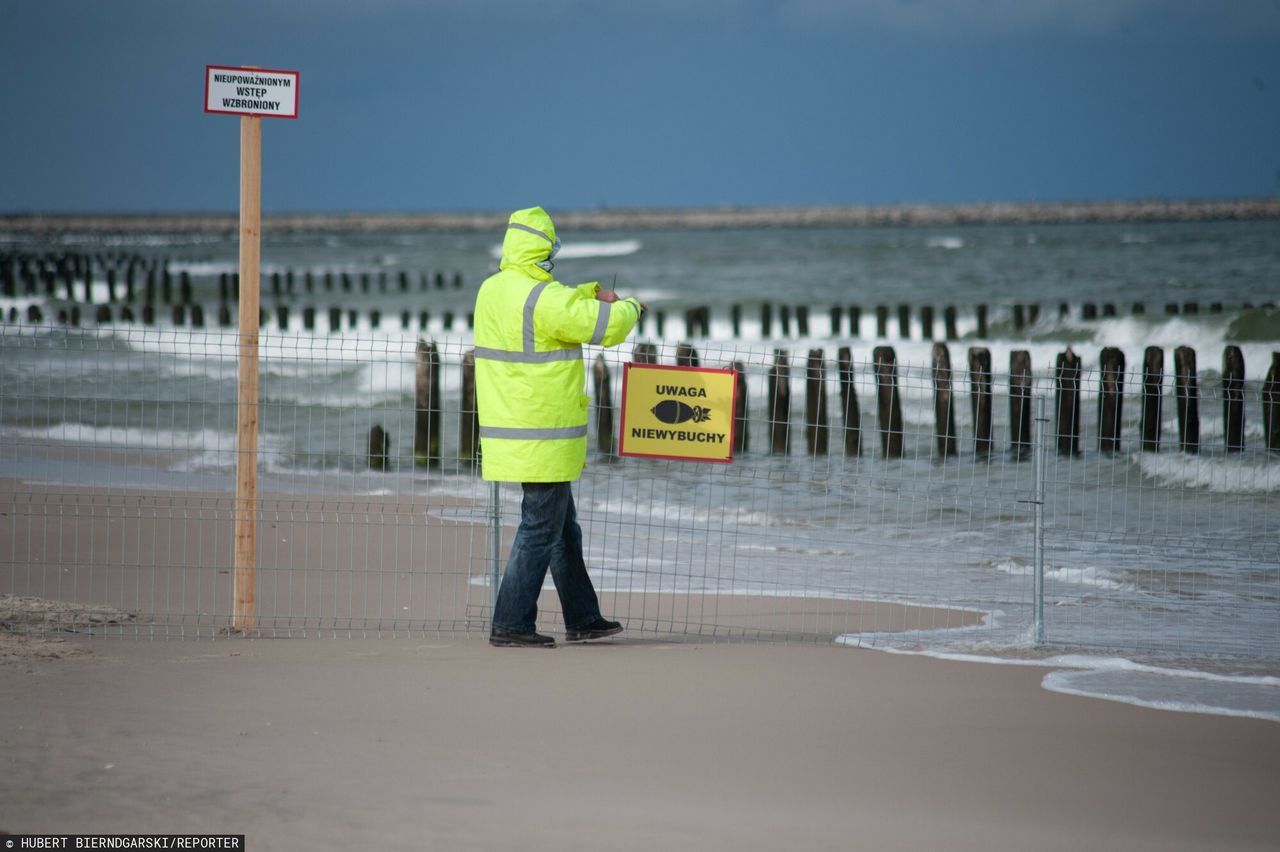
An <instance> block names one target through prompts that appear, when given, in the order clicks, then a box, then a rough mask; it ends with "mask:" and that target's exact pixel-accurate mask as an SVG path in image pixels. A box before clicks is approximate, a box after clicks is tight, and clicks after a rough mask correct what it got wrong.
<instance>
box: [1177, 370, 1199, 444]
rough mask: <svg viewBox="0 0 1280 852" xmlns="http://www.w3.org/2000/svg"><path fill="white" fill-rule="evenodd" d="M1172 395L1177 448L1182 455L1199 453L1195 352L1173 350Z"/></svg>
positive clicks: (1197, 385)
mask: <svg viewBox="0 0 1280 852" xmlns="http://www.w3.org/2000/svg"><path fill="white" fill-rule="evenodd" d="M1173 394H1174V401H1175V402H1176V403H1177V406H1178V446H1179V448H1181V450H1182V451H1183V452H1184V453H1198V452H1200V387H1199V384H1198V381H1197V379H1196V350H1194V349H1192V348H1191V347H1190V346H1179V347H1178V348H1177V349H1175V350H1173Z"/></svg>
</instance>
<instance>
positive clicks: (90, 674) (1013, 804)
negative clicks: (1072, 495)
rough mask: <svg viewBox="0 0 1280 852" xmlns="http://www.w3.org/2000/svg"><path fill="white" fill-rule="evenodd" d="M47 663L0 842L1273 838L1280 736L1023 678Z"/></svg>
mask: <svg viewBox="0 0 1280 852" xmlns="http://www.w3.org/2000/svg"><path fill="white" fill-rule="evenodd" d="M624 637H625V634H624ZM61 647H62V648H63V649H64V651H67V652H69V653H67V654H63V655H57V654H53V655H51V654H48V653H45V654H43V655H42V656H39V657H36V656H35V655H33V654H26V655H22V654H17V655H12V656H3V655H0V730H2V731H3V734H0V736H3V739H4V743H3V748H2V749H0V754H3V758H2V759H0V766H2V767H3V771H2V772H0V830H4V831H8V832H67V833H72V832H101V833H107V832H174V833H183V832H193V833H197V832H198V833H203V832H217V833H244V834H246V835H247V843H248V848H250V849H257V850H262V849H278V850H290V849H307V848H310V849H320V848H341V847H344V846H346V847H358V848H378V849H450V850H455V849H457V850H471V849H474V850H491V849H498V848H523V849H532V850H542V849H547V850H575V849H582V850H594V849H600V848H610V849H624V850H625V849H636V850H653V849H694V848H697V849H710V850H721V849H723V850H756V849H759V850H777V849H879V850H897V849H902V850H918V849H930V848H936V849H959V850H969V849H972V850H992V849H1010V850H1038V849H1062V850H1076V849H1151V850H1157V849H1158V850H1179V849H1188V850H1191V849H1195V850H1203V849H1215V850H1221V849H1274V848H1275V843H1276V838H1277V837H1280V811H1278V810H1277V809H1276V807H1275V802H1276V800H1277V794H1278V793H1280V725H1276V724H1275V723H1270V722H1262V721H1256V720H1250V719H1233V718H1223V717H1213V716H1202V715H1192V714H1182V713H1169V712H1160V711H1155V710H1148V709H1143V708H1138V707H1131V706H1127V705H1122V704H1114V703H1109V702H1104V701H1097V700H1092V699H1086V698H1077V697H1073V696H1064V695H1058V694H1054V693H1049V692H1046V691H1044V690H1042V689H1041V688H1040V687H1039V680H1040V677H1041V676H1042V675H1043V670H1037V669H1027V668H1021V667H1005V666H983V665H978V664H971V663H956V662H943V661H938V660H932V659H926V658H907V657H900V656H894V655H888V654H880V653H877V652H874V651H858V650H851V649H845V648H826V647H810V646H779V645H761V644H755V643H748V644H743V643H720V644H700V643H684V644H672V643H666V642H661V641H652V640H649V641H645V640H641V641H637V640H634V639H631V640H628V639H626V638H621V639H619V640H612V641H605V642H600V643H596V644H594V645H575V646H565V647H560V648H557V649H555V650H552V651H541V650H539V651H533V650H510V649H494V648H490V647H489V646H488V645H487V644H486V643H485V642H484V641H483V640H479V639H470V640H468V639H442V640H425V641H405V640H385V639H384V640H363V641H362V640H336V641H335V640H319V641H313V640H302V639H297V640H263V639H244V638H234V639H226V640H215V641H185V642H178V641H171V642H145V641H133V640H125V641H116V640H92V641H88V640H83V639H76V640H73V641H72V642H70V643H68V644H66V645H63V646H61ZM86 648H87V650H88V653H83V651H84V650H85V649H86ZM76 652H80V653H78V654H77V653H76Z"/></svg>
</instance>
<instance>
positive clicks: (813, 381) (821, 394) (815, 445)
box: [804, 349, 831, 456]
mask: <svg viewBox="0 0 1280 852" xmlns="http://www.w3.org/2000/svg"><path fill="white" fill-rule="evenodd" d="M830 432H831V427H830V424H829V423H828V421H827V366H826V359H825V358H824V353H823V351H822V350H821V349H810V350H809V360H808V363H807V364H806V367H805V389H804V437H805V444H806V445H807V446H808V448H809V455H811V456H825V455H826V454H827V450H828V444H829V443H830Z"/></svg>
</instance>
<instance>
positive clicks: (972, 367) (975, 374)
mask: <svg viewBox="0 0 1280 852" xmlns="http://www.w3.org/2000/svg"><path fill="white" fill-rule="evenodd" d="M969 413H970V416H972V418H973V454H974V455H975V456H977V457H978V458H987V457H989V456H990V455H991V445H992V441H991V350H989V349H987V348H986V347H985V346H970V347H969Z"/></svg>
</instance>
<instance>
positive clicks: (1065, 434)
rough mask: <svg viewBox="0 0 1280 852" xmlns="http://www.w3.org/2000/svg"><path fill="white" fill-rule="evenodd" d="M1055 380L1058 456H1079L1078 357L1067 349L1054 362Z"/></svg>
mask: <svg viewBox="0 0 1280 852" xmlns="http://www.w3.org/2000/svg"><path fill="white" fill-rule="evenodd" d="M1054 378H1055V379H1056V380H1057V405H1056V408H1057V412H1058V417H1057V425H1058V455H1060V456H1078V455H1080V356H1079V355H1077V354H1076V353H1075V352H1073V351H1072V350H1071V347H1070V346H1068V347H1067V351H1066V352H1059V353H1058V357H1057V359H1056V361H1055V362H1054Z"/></svg>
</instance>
